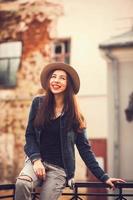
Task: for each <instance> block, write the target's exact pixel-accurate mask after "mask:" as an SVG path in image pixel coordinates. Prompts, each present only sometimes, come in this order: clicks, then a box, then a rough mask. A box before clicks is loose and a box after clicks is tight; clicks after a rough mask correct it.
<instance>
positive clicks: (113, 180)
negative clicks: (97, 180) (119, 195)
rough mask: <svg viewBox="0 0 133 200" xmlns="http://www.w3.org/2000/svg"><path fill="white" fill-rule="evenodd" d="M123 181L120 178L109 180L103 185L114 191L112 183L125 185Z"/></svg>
mask: <svg viewBox="0 0 133 200" xmlns="http://www.w3.org/2000/svg"><path fill="white" fill-rule="evenodd" d="M125 182H126V181H124V180H123V179H120V178H109V179H108V180H107V181H106V182H105V183H106V184H108V185H109V186H110V187H111V188H112V189H113V190H114V189H115V185H114V183H125Z"/></svg>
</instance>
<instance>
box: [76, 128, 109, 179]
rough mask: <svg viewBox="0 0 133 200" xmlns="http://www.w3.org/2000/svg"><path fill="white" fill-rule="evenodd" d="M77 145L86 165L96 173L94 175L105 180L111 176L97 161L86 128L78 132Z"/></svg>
mask: <svg viewBox="0 0 133 200" xmlns="http://www.w3.org/2000/svg"><path fill="white" fill-rule="evenodd" d="M76 146H77V149H78V151H79V154H80V156H81V158H82V159H83V161H84V162H85V164H86V166H87V167H88V168H89V169H90V171H91V172H92V173H93V174H94V176H95V177H96V178H98V179H99V180H100V181H102V182H105V181H106V180H107V179H108V178H109V176H108V175H107V174H106V173H105V172H104V171H103V169H102V168H101V167H100V166H99V163H98V162H97V160H96V157H95V155H94V153H93V152H92V150H91V146H90V144H89V142H88V139H87V137H86V131H85V130H84V131H83V132H82V133H77V137H76Z"/></svg>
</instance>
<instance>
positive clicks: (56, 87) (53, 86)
mask: <svg viewBox="0 0 133 200" xmlns="http://www.w3.org/2000/svg"><path fill="white" fill-rule="evenodd" d="M52 88H53V89H55V90H58V89H60V88H61V86H60V85H52Z"/></svg>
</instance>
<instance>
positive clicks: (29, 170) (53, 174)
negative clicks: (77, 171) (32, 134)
mask: <svg viewBox="0 0 133 200" xmlns="http://www.w3.org/2000/svg"><path fill="white" fill-rule="evenodd" d="M43 164H44V166H45V170H46V177H45V179H44V181H41V180H39V179H38V177H37V176H36V174H35V172H34V170H33V166H32V163H31V161H30V160H29V159H28V160H26V161H25V166H24V168H23V169H22V171H21V172H20V175H19V176H18V178H17V181H16V191H15V200H31V193H32V191H33V189H34V188H36V187H37V186H39V185H40V184H41V193H40V200H57V199H58V198H59V197H60V195H61V193H62V190H63V189H64V188H65V186H66V174H65V171H64V170H63V169H62V168H60V167H57V166H55V165H51V164H48V163H45V162H43ZM25 176H27V177H28V180H26V179H23V177H25Z"/></svg>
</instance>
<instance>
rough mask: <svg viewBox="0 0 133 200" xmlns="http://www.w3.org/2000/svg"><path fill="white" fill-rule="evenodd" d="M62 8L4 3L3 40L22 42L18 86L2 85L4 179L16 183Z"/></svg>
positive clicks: (0, 161)
mask: <svg viewBox="0 0 133 200" xmlns="http://www.w3.org/2000/svg"><path fill="white" fill-rule="evenodd" d="M61 13H62V7H61V5H60V4H57V2H54V3H52V2H48V1H46V0H41V1H40V0H34V1H31V2H29V1H27V2H26V1H25V3H23V4H22V3H19V1H15V2H11V1H8V3H3V2H2V1H1V3H0V19H1V20H0V42H1V43H2V42H8V41H18V40H19V41H22V44H23V51H22V57H21V64H20V67H19V70H18V72H17V85H16V87H15V88H13V89H4V88H0V115H1V117H0V172H1V176H0V182H1V183H3V182H13V181H15V178H16V176H17V175H18V173H19V172H20V169H21V168H22V165H23V160H24V152H23V145H24V134H25V128H26V124H27V117H28V112H29V107H30V104H31V100H32V98H33V96H35V95H37V94H41V93H42V92H43V90H42V89H41V86H40V81H39V78H40V77H39V76H40V71H41V69H42V67H43V66H44V65H45V64H46V63H48V62H49V61H50V60H51V42H52V38H53V37H54V35H53V30H54V29H56V26H55V25H56V20H57V17H58V16H60V15H61Z"/></svg>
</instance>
